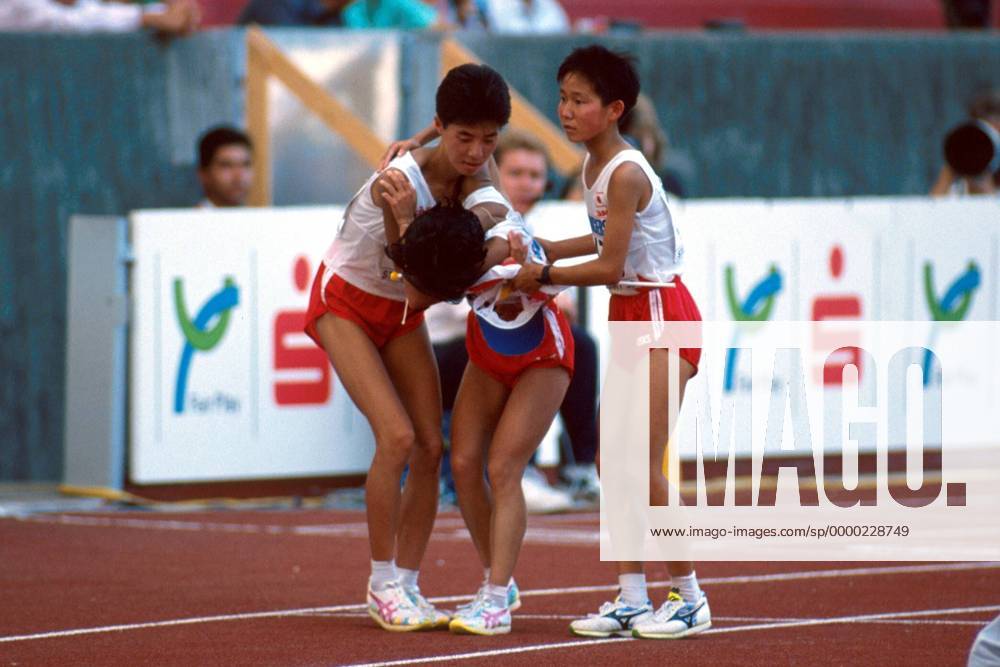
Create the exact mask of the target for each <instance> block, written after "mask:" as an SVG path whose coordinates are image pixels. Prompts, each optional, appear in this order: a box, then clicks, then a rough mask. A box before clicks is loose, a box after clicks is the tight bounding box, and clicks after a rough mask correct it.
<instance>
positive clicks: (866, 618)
mask: <svg viewBox="0 0 1000 667" xmlns="http://www.w3.org/2000/svg"><path fill="white" fill-rule="evenodd" d="M998 609H1000V605H993V606H988V607H962V608H952V609H925V610H921V611H905V612H891V613H887V614H865V615H861V616H838V617H835V618H817V619H800V620H794V621H787V622H778V623H760V624H754V625H742V626H736V627H731V628H711V629H709V630H705V631H704V632H702V633H701V634H703V635H710V634H726V633H732V632H746V631H750V630H773V629H779V628H795V627H805V626H815V625H834V624H840V623H866V622H871V621H879V620H887V619H897V618H899V619H901V618H907V617H913V616H937V615H947V614H967V613H976V612H980V611H996V610H998ZM615 641H641V640H632V639H628V638H613V639H603V640H601V639H596V640H595V639H589V640H584V641H569V642H557V643H554V644H535V645H533V646H518V647H514V648H507V649H496V650H491V651H476V652H471V653H456V654H452V655H435V656H428V657H423V658H405V659H402V660H391V661H386V662H369V663H361V664H354V665H351V666H350V667H394V666H397V665H416V664H421V663H426V662H453V661H458V660H474V659H477V658H492V657H498V656H506V655H514V654H518V653H529V652H534V651H548V650H553V649H564V648H582V647H585V646H587V647H595V646H607V645H608V644H610V643H611V642H615Z"/></svg>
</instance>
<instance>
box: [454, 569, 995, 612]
mask: <svg viewBox="0 0 1000 667" xmlns="http://www.w3.org/2000/svg"><path fill="white" fill-rule="evenodd" d="M993 569H1000V563H998V562H981V563H980V562H975V563H931V564H927V565H887V566H883V567H858V568H843V569H836V570H812V571H809V570H805V571H800V572H776V573H774V574H752V575H743V576H736V577H705V578H700V577H699V579H698V582H699V583H700V584H702V585H709V586H720V585H729V584H757V583H773V582H778V581H797V580H801V579H831V578H839V577H866V576H873V575H886V574H921V573H927V572H961V571H965V570H993ZM669 585H670V584H669V582H665V581H655V582H650V583H648V584H647V586H648V587H649V588H666V587H668V586H669ZM617 590H618V586H617V585H616V584H607V585H600V586H573V587H570V588H539V589H534V590H528V591H525V590H522V591H521V596H522V597H532V596H536V595H567V594H574V593H601V592H607V591H617ZM452 599H462V598H461V597H457V598H452ZM435 601H437V600H435ZM441 601H442V602H449V601H451V599H446V598H441Z"/></svg>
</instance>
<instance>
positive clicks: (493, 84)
mask: <svg viewBox="0 0 1000 667" xmlns="http://www.w3.org/2000/svg"><path fill="white" fill-rule="evenodd" d="M435 101H436V108H435V111H436V112H437V116H438V118H440V119H441V124H442V125H444V126H445V127H448V126H449V125H450V124H452V123H461V124H463V125H473V124H476V123H485V122H494V123H496V124H497V125H498V126H499V127H503V126H504V125H506V124H507V121H509V120H510V89H509V88H508V87H507V82H506V81H504V80H503V77H502V76H500V74H499V72H497V71H496V70H495V69H493V68H492V67H489V66H487V65H475V64H473V63H466V64H465V65H459V66H458V67H454V68H452V69H451V70H449V72H448V74H446V75H445V77H444V80H443V81H441V85H439V86H438V89H437V97H436V100H435Z"/></svg>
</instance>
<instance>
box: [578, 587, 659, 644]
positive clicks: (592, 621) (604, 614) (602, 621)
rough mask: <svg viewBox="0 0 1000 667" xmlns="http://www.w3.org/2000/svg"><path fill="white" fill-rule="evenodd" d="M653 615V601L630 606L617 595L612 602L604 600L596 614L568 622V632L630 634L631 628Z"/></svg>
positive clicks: (585, 634)
mask: <svg viewBox="0 0 1000 667" xmlns="http://www.w3.org/2000/svg"><path fill="white" fill-rule="evenodd" d="M652 617H653V603H652V602H650V601H649V600H646V603H645V604H643V605H640V606H638V607H632V606H629V605H627V604H625V603H624V602H622V598H621V596H620V595H619V596H618V597H616V598H615V599H614V601H612V602H605V603H604V604H602V605H601V608H600V609H599V610H598V611H597V613H596V614H590V615H589V616H587V618H580V619H577V620H575V621H573V622H572V623H570V624H569V629H570V632H572V633H573V634H574V635H579V636H581V637H611V636H612V635H616V636H618V637H630V636H632V628H633V627H634V626H635V625H636V624H638V623H641V622H643V621H645V620H647V619H649V618H652Z"/></svg>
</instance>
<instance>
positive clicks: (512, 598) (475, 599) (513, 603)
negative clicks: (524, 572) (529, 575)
mask: <svg viewBox="0 0 1000 667" xmlns="http://www.w3.org/2000/svg"><path fill="white" fill-rule="evenodd" d="M488 584H489V582H487V581H484V582H483V584H482V586H480V587H479V590H478V591H476V594H475V595H474V596H472V599H471V600H469V601H468V602H466V603H465V604H460V605H458V606H457V607H455V613H456V614H458V613H459V612H462V611H468V610H469V609H472V607H473V606H475V605H477V604H479V603H480V602H482V601H483V600H485V599H486V586H487V585H488ZM520 608H521V589H520V588H518V587H517V582H516V581H514V580H513V579H511V580H510V584H509V585H508V586H507V609H510V610H511V611H517V610H518V609H520Z"/></svg>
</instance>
